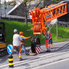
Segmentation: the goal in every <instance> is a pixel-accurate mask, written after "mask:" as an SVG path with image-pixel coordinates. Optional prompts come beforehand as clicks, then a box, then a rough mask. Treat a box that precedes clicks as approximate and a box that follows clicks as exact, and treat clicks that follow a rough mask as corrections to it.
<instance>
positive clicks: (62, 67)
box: [36, 58, 69, 69]
mask: <svg viewBox="0 0 69 69" xmlns="http://www.w3.org/2000/svg"><path fill="white" fill-rule="evenodd" d="M37 68H38V67H37ZM37 68H36V69H37ZM38 69H69V58H68V59H65V60H61V61H57V62H54V63H50V64H47V65H43V66H40V67H39V68H38Z"/></svg>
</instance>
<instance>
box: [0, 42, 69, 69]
mask: <svg viewBox="0 0 69 69" xmlns="http://www.w3.org/2000/svg"><path fill="white" fill-rule="evenodd" d="M26 49H30V47H27V48H26ZM68 57H69V41H64V42H57V43H53V49H51V52H50V53H47V52H46V47H45V45H41V53H40V54H38V55H36V56H26V55H25V54H24V53H23V52H22V58H23V59H24V60H23V61H19V59H18V57H17V54H16V52H15V51H14V53H13V59H14V60H13V61H14V67H15V68H14V69H22V68H23V69H35V67H36V69H37V67H40V66H43V65H45V64H46V65H47V64H49V63H50V62H51V63H53V62H56V61H59V60H62V59H63V60H64V59H67V58H68ZM60 66H61V65H60ZM7 67H8V55H7V56H4V57H2V58H0V69H7ZM44 67H45V66H44ZM42 69H44V68H42ZM45 69H47V68H45ZM53 69H55V68H53ZM59 69H60V68H59ZM65 69H66V68H65Z"/></svg>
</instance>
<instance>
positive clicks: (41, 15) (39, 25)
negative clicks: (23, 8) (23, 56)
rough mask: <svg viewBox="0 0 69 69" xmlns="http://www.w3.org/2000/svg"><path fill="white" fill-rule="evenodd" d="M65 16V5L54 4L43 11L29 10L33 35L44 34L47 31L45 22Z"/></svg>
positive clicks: (38, 9)
mask: <svg viewBox="0 0 69 69" xmlns="http://www.w3.org/2000/svg"><path fill="white" fill-rule="evenodd" d="M66 14H67V3H61V4H54V5H49V6H48V7H45V8H43V9H40V8H35V9H34V10H31V12H30V15H31V16H32V23H33V28H32V30H33V34H34V35H39V34H42V33H45V32H46V30H47V28H46V27H45V26H46V23H47V22H50V21H51V20H53V19H56V18H58V17H61V16H63V15H66Z"/></svg>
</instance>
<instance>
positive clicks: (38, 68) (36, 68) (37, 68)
mask: <svg viewBox="0 0 69 69" xmlns="http://www.w3.org/2000/svg"><path fill="white" fill-rule="evenodd" d="M67 60H69V58H67V59H62V60H60V61H55V62H52V63H49V64H45V65H42V66H38V67H35V68H32V69H40V68H43V67H46V66H50V65H53V64H57V63H60V62H64V61H67Z"/></svg>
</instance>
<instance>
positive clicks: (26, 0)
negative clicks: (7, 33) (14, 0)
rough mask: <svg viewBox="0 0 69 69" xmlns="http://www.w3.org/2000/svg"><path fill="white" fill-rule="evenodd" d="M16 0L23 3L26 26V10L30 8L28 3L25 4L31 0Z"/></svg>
mask: <svg viewBox="0 0 69 69" xmlns="http://www.w3.org/2000/svg"><path fill="white" fill-rule="evenodd" d="M18 1H19V2H20V3H22V4H23V5H24V8H25V25H26V26H28V23H27V12H28V10H29V8H30V4H29V5H27V3H29V2H31V1H32V0H24V1H21V0H18Z"/></svg>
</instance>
